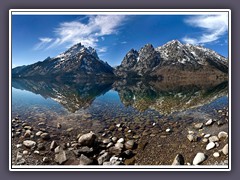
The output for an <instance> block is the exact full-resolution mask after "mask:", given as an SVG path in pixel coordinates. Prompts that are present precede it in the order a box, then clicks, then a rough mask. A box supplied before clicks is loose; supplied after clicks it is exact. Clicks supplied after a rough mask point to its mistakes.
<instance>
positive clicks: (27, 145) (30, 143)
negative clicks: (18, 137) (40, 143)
mask: <svg viewBox="0 0 240 180" xmlns="http://www.w3.org/2000/svg"><path fill="white" fill-rule="evenodd" d="M23 145H24V146H26V147H28V148H31V147H33V146H35V145H36V142H35V141H32V140H25V141H23Z"/></svg>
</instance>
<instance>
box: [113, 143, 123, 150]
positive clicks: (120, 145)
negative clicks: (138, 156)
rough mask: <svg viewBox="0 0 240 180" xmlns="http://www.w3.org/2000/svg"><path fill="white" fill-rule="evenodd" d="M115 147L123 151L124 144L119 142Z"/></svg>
mask: <svg viewBox="0 0 240 180" xmlns="http://www.w3.org/2000/svg"><path fill="white" fill-rule="evenodd" d="M115 147H116V148H118V149H122V148H123V144H122V143H119V142H117V143H116V144H115Z"/></svg>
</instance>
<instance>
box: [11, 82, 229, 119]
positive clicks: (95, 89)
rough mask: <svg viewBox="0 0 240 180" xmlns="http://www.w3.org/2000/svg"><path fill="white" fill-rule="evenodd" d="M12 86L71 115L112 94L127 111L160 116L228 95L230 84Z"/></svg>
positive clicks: (140, 83) (19, 83)
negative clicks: (54, 102) (36, 96)
mask: <svg viewBox="0 0 240 180" xmlns="http://www.w3.org/2000/svg"><path fill="white" fill-rule="evenodd" d="M12 86H13V87H14V88H16V89H20V90H27V91H30V92H33V93H35V94H40V95H41V96H42V97H44V98H51V99H53V100H54V101H56V102H58V103H60V104H61V105H62V106H63V107H64V108H66V109H67V110H68V111H69V112H71V113H74V112H76V111H77V110H79V109H81V108H88V107H90V106H91V104H92V103H93V101H94V100H95V99H96V98H97V97H98V96H101V95H103V94H105V93H107V92H108V91H109V90H111V89H113V90H115V91H117V92H118V95H119V97H120V100H121V102H122V103H123V104H124V106H126V107H129V106H131V107H133V108H134V109H136V110H138V111H140V112H143V111H145V110H148V109H152V110H155V111H157V112H159V113H160V114H170V113H173V112H178V111H184V110H188V109H191V108H195V107H200V106H202V105H204V104H209V103H211V102H212V101H214V100H216V99H218V98H220V97H223V96H227V95H228V82H222V83H220V84H217V85H216V84H210V85H209V84H204V85H199V84H190V85H189V84H187V85H186V84H181V83H166V82H161V81H146V82H145V81H133V82H126V81H124V80H121V81H120V80H119V81H115V82H111V81H110V82H109V81H82V82H69V81H67V82H65V81H56V80H47V81H43V80H32V79H31V80H30V79H13V80H12Z"/></svg>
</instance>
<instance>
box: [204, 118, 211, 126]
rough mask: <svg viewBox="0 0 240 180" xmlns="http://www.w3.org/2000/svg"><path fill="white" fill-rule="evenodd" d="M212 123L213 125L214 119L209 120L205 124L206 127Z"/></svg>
mask: <svg viewBox="0 0 240 180" xmlns="http://www.w3.org/2000/svg"><path fill="white" fill-rule="evenodd" d="M212 123H213V120H212V119H209V120H208V121H207V122H206V123H205V125H206V126H210V125H211V124H212Z"/></svg>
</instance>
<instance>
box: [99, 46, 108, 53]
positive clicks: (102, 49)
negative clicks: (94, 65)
mask: <svg viewBox="0 0 240 180" xmlns="http://www.w3.org/2000/svg"><path fill="white" fill-rule="evenodd" d="M97 51H98V52H99V53H104V52H107V47H99V48H97Z"/></svg>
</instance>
